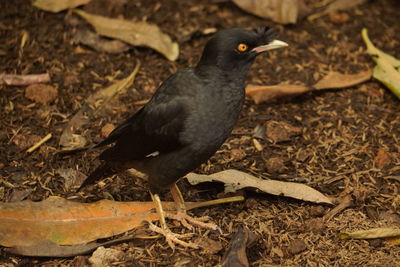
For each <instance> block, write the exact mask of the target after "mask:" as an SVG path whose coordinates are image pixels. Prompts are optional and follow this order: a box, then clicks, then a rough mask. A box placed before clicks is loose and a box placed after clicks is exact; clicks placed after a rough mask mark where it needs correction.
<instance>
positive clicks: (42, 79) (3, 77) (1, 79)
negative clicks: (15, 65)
mask: <svg viewBox="0 0 400 267" xmlns="http://www.w3.org/2000/svg"><path fill="white" fill-rule="evenodd" d="M47 82H50V75H49V74H48V73H43V74H28V75H16V74H5V73H2V74H0V84H3V83H5V84H7V85H14V86H24V85H30V84H35V83H47Z"/></svg>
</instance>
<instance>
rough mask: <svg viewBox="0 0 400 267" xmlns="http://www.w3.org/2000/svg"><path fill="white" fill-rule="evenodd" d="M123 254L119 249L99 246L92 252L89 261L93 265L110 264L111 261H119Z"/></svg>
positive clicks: (98, 266) (94, 266)
mask: <svg viewBox="0 0 400 267" xmlns="http://www.w3.org/2000/svg"><path fill="white" fill-rule="evenodd" d="M123 256H124V253H123V252H122V251H121V250H117V249H113V248H104V247H99V248H97V249H96V251H95V252H93V255H92V256H91V257H90V258H89V262H90V263H91V265H92V266H93V267H102V266H112V265H113V264H112V263H113V262H116V261H121V260H122V257H123Z"/></svg>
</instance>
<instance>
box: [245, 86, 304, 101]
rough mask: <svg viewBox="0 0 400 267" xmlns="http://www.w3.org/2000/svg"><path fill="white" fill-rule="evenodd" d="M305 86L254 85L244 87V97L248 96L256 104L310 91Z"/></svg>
mask: <svg viewBox="0 0 400 267" xmlns="http://www.w3.org/2000/svg"><path fill="white" fill-rule="evenodd" d="M310 90H311V88H309V87H307V86H305V85H295V84H278V85H254V84H249V85H247V87H246V95H248V96H250V97H251V98H252V99H253V101H254V102H255V103H256V104H259V103H261V102H265V101H270V100H272V99H275V98H279V97H283V96H295V95H299V94H303V93H306V92H308V91H310Z"/></svg>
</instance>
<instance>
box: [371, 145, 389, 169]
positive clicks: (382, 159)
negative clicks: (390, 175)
mask: <svg viewBox="0 0 400 267" xmlns="http://www.w3.org/2000/svg"><path fill="white" fill-rule="evenodd" d="M390 161H391V159H390V155H389V153H388V152H387V151H386V150H385V149H379V151H378V153H377V154H376V156H375V158H374V162H375V164H376V167H378V168H379V169H383V168H384V167H385V166H386V165H389V164H390Z"/></svg>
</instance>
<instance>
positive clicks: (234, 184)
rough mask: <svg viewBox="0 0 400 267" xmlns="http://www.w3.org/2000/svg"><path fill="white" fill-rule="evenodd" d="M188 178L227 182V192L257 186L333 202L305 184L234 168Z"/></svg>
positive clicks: (317, 200)
mask: <svg viewBox="0 0 400 267" xmlns="http://www.w3.org/2000/svg"><path fill="white" fill-rule="evenodd" d="M186 178H187V180H188V181H189V183H191V184H192V185H194V184H198V183H203V182H211V181H218V182H222V183H224V184H225V192H235V191H236V190H239V189H242V188H256V189H259V190H261V191H263V192H265V193H268V194H272V195H276V196H285V197H292V198H296V199H301V200H304V201H310V202H315V203H327V204H332V202H331V200H330V199H329V198H327V197H326V196H324V195H323V194H322V193H320V192H318V191H317V190H315V189H313V188H311V187H309V186H307V185H305V184H299V183H292V182H282V181H276V180H263V179H260V178H257V177H254V176H252V175H250V174H247V173H245V172H241V171H238V170H233V169H229V170H225V171H221V172H217V173H213V174H210V175H204V174H197V173H189V174H187V175H186Z"/></svg>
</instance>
